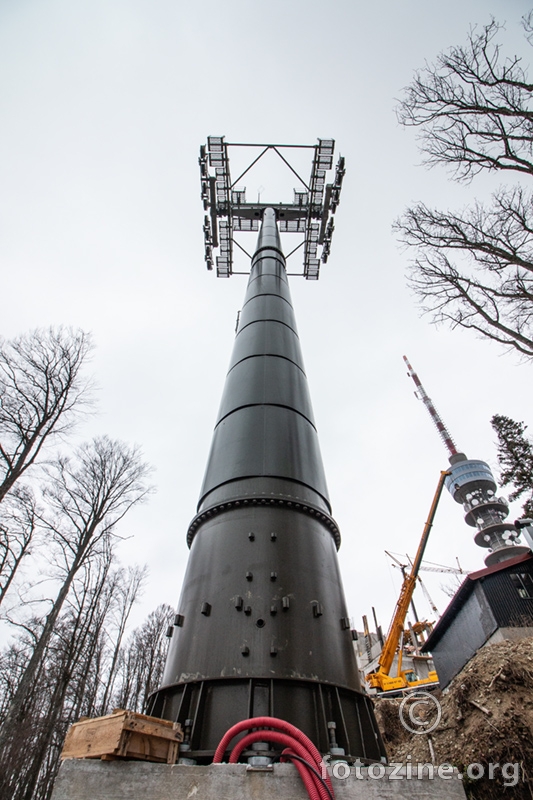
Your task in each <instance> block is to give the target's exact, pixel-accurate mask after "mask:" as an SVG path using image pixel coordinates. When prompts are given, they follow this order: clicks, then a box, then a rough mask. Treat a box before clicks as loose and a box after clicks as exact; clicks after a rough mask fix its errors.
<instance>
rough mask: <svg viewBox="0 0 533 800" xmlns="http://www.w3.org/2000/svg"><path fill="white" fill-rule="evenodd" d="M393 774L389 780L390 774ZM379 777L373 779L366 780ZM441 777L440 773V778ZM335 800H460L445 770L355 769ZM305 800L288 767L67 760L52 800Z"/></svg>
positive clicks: (338, 783) (337, 782) (453, 776)
mask: <svg viewBox="0 0 533 800" xmlns="http://www.w3.org/2000/svg"><path fill="white" fill-rule="evenodd" d="M393 773H394V774H393ZM380 774H381V775H382V777H380V778H379V777H378V778H376V779H374V778H373V777H372V775H376V776H379V775H380ZM441 774H442V773H441ZM332 783H333V788H334V791H335V798H336V800H387V798H391V800H392V798H394V800H426V799H429V798H432V800H465V792H464V789H463V784H462V781H461V780H460V778H459V776H458V773H457V771H456V770H454V769H452V768H451V767H448V771H447V772H446V773H445V777H439V776H438V774H437V769H435V776H434V778H433V779H430V778H429V777H428V771H427V768H426V770H425V771H424V776H423V777H421V778H419V777H418V776H417V770H416V765H413V768H412V774H410V775H409V776H408V774H407V772H406V768H405V767H402V769H401V770H400V769H399V768H398V767H396V768H394V766H393V767H390V766H389V767H383V766H381V765H379V764H375V765H374V766H373V767H370V768H367V767H358V768H354V767H352V769H351V770H350V775H349V776H347V777H346V778H345V779H344V780H342V779H340V778H335V777H333V778H332ZM147 798H149V799H150V800H308V797H307V792H306V791H305V788H304V786H303V784H302V782H301V780H300V777H299V775H298V773H297V771H296V768H295V767H294V766H293V765H292V764H274V766H273V767H269V768H266V769H265V768H261V769H258V768H251V767H247V766H246V764H211V765H210V766H207V767H197V766H185V765H181V764H175V765H167V764H148V763H145V762H142V761H99V760H85V759H67V760H66V761H64V762H63V764H62V765H61V769H60V771H59V775H58V777H57V780H56V783H55V786H54V791H53V793H52V800H146V799H147Z"/></svg>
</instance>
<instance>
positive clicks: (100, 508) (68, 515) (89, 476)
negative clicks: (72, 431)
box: [0, 437, 150, 787]
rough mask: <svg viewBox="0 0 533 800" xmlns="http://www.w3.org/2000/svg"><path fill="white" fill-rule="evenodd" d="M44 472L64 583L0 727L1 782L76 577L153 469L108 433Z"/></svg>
mask: <svg viewBox="0 0 533 800" xmlns="http://www.w3.org/2000/svg"><path fill="white" fill-rule="evenodd" d="M46 472H47V476H48V483H47V487H46V490H45V497H46V500H47V502H48V506H49V508H50V514H49V515H48V516H46V517H44V516H43V517H42V518H41V524H42V525H43V526H44V527H45V530H46V532H47V536H48V538H49V541H50V545H51V547H53V548H54V549H55V566H56V570H57V573H56V576H57V577H58V578H60V580H61V583H60V588H59V591H58V593H57V595H56V597H55V599H54V601H53V603H52V606H51V610H50V612H49V614H48V616H47V617H46V620H45V621H44V624H43V626H42V630H41V631H40V633H39V636H38V638H37V640H36V643H35V647H34V648H33V652H32V654H31V657H30V658H29V661H28V663H27V666H26V668H25V670H24V672H23V674H22V676H21V679H20V682H19V683H18V686H17V688H16V691H15V692H14V694H13V696H12V699H11V702H10V706H9V710H8V712H7V714H6V717H5V719H4V723H3V726H2V729H1V731H0V787H1V782H2V772H3V771H5V773H6V774H7V771H8V765H9V764H10V763H11V762H12V761H13V758H14V753H15V752H16V749H17V739H18V736H17V733H18V732H19V731H20V728H21V727H22V728H23V727H24V725H25V724H26V721H27V720H28V719H29V718H31V710H30V707H31V703H30V698H31V697H32V694H33V690H34V686H35V684H36V681H37V678H38V675H39V673H40V671H41V670H42V669H43V665H44V663H45V656H46V652H47V649H48V647H49V645H50V642H51V640H52V637H53V634H54V631H55V629H56V625H57V622H58V619H59V615H60V613H61V611H62V609H63V606H64V604H65V602H66V600H67V597H68V596H69V593H70V591H71V589H72V587H73V584H74V581H75V579H76V576H77V575H78V573H79V571H80V569H81V568H82V567H84V566H87V565H88V564H89V562H90V561H91V560H92V559H94V558H98V557H99V556H101V555H102V553H104V552H105V550H106V548H107V547H108V546H109V540H110V538H111V537H112V536H113V535H114V530H115V527H116V525H117V523H118V522H119V521H120V520H121V519H122V518H123V517H124V515H125V514H126V513H127V511H128V510H129V509H130V508H131V507H132V506H133V505H135V504H137V503H139V502H141V501H142V500H143V499H144V498H145V497H146V495H147V493H148V492H149V491H150V489H149V488H148V487H147V485H146V479H147V476H148V474H149V472H150V470H149V468H148V466H147V465H146V464H145V463H144V462H143V460H142V457H141V454H140V452H139V451H138V449H137V448H135V447H133V448H131V447H128V446H126V445H124V444H122V443H121V442H118V441H113V440H111V439H109V438H108V437H101V438H97V439H94V440H93V441H92V442H90V443H89V444H85V445H82V446H81V447H80V448H78V450H77V452H76V454H75V456H74V457H72V458H65V457H60V458H58V459H57V460H56V461H55V462H54V464H52V465H51V466H49V467H48V468H47V469H46Z"/></svg>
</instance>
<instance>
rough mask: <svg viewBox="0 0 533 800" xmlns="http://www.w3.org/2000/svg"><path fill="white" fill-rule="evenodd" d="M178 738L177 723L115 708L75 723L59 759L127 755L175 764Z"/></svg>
mask: <svg viewBox="0 0 533 800" xmlns="http://www.w3.org/2000/svg"><path fill="white" fill-rule="evenodd" d="M182 741H183V733H182V730H181V725H180V724H179V723H177V722H170V721H169V720H166V719H158V718H157V717H147V716H146V715H145V714H137V713H135V712H134V711H123V710H122V709H117V710H116V711H114V712H113V713H112V714H108V715H107V716H106V717H95V718H94V719H82V720H80V722H75V723H74V725H72V726H71V728H70V730H69V732H68V733H67V737H66V739H65V745H64V747H63V752H62V753H61V758H62V759H64V758H101V759H104V760H109V761H111V760H114V759H117V758H131V759H140V760H141V761H157V762H159V763H166V764H175V763H176V761H177V760H178V752H179V743H180V742H182Z"/></svg>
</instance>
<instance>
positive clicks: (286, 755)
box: [213, 717, 334, 800]
mask: <svg viewBox="0 0 533 800" xmlns="http://www.w3.org/2000/svg"><path fill="white" fill-rule="evenodd" d="M251 728H256V729H257V728H259V729H260V730H254V731H252V732H251V733H248V734H246V736H244V737H243V738H242V739H240V740H239V741H238V742H237V744H236V745H235V746H234V747H233V749H232V751H231V754H230V758H229V763H230V764H236V763H237V761H238V760H239V757H240V755H241V753H242V751H243V750H245V749H246V747H248V746H249V745H251V744H253V743H254V742H273V743H275V744H281V745H284V747H285V749H284V750H283V752H282V754H281V760H282V761H287V760H289V761H292V763H293V764H294V766H295V767H296V769H297V770H298V773H299V774H300V777H301V779H302V782H303V784H304V786H305V788H306V790H307V794H308V795H309V798H310V800H334V794H333V786H332V785H331V779H330V777H329V775H328V773H327V770H326V769H325V768H324V762H323V760H322V756H321V755H320V753H319V752H318V750H317V748H316V747H315V745H314V744H313V742H312V741H311V740H310V739H309V738H308V737H307V736H306V735H305V733H303V732H302V731H301V730H300V729H299V728H296V727H295V726H294V725H291V723H290V722H286V721H285V720H283V719H277V718H276V717H253V718H252V719H245V720H242V722H238V723H237V724H236V725H233V727H231V728H230V729H229V731H227V732H226V733H225V734H224V736H223V737H222V739H221V740H220V744H219V745H218V747H217V749H216V751H215V755H214V758H213V764H220V763H221V762H222V759H223V757H224V753H225V752H226V750H227V749H228V745H229V743H230V742H231V740H232V739H233V738H234V737H235V736H237V734H239V733H242V732H243V731H249V730H250V729H251Z"/></svg>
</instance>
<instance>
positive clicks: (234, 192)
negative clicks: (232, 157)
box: [199, 136, 345, 280]
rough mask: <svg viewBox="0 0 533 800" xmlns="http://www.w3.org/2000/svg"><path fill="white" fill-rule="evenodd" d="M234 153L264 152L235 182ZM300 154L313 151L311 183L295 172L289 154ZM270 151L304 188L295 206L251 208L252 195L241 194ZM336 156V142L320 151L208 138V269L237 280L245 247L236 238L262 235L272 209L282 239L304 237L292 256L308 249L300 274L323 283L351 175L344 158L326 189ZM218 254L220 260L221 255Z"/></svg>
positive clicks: (204, 170)
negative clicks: (236, 254)
mask: <svg viewBox="0 0 533 800" xmlns="http://www.w3.org/2000/svg"><path fill="white" fill-rule="evenodd" d="M230 147H232V148H236V147H240V148H243V147H251V148H259V149H260V150H261V152H260V153H259V155H257V157H256V158H254V159H253V160H252V162H251V163H250V164H249V166H248V167H247V168H246V169H245V170H244V172H242V173H241V174H240V175H239V177H238V178H237V179H236V180H235V181H233V180H232V178H231V175H230V167H229V156H228V150H229V148H230ZM295 149H297V150H301V149H307V150H313V162H312V167H311V176H310V178H309V181H308V182H306V181H305V180H304V179H303V178H302V177H301V176H300V175H299V174H298V172H297V171H296V170H295V169H294V167H293V166H291V164H290V163H289V160H288V158H286V156H285V154H284V151H287V150H295ZM270 150H273V151H274V152H275V153H276V154H277V155H278V156H279V157H280V159H281V160H282V161H283V162H284V163H285V165H286V166H287V168H288V169H290V170H291V172H293V173H294V175H295V176H296V177H297V178H298V181H299V182H300V184H301V186H300V187H299V188H298V189H295V190H294V199H293V202H292V203H261V202H257V203H247V202H246V190H245V189H238V188H237V183H238V182H239V181H241V180H242V178H243V177H244V176H245V175H246V174H247V173H248V172H249V171H250V170H251V169H252V167H253V166H254V165H255V164H257V162H258V161H259V160H260V159H261V158H262V157H263V156H264V155H265V154H266V153H267V152H268V151H270ZM334 150H335V140H334V139H319V140H318V144H316V145H287V144H284V145H280V144H233V143H229V142H225V141H224V137H223V136H208V138H207V145H202V147H201V148H200V158H199V164H200V175H201V183H202V201H203V204H204V210H205V211H208V212H209V214H208V215H207V214H206V216H205V217H204V226H203V230H204V243H205V261H206V264H207V269H210V270H211V269H213V265H214V263H215V261H216V269H217V276H218V277H219V278H229V277H230V276H231V275H232V274H233V245H234V244H237V246H238V247H240V245H239V244H238V242H236V241H235V239H234V237H233V234H234V232H236V231H258V230H259V225H260V222H261V219H262V216H263V211H264V210H265V208H267V207H269V208H274V209H275V211H276V215H277V219H278V223H279V230H280V232H281V233H299V234H302V235H303V240H302V242H301V243H300V244H299V245H298V246H297V247H296V248H294V250H292V252H291V253H289V255H292V254H293V253H294V252H296V250H298V249H299V248H300V247H303V253H304V258H303V272H301V273H296V274H299V275H303V276H304V277H305V278H307V279H308V280H318V277H319V273H320V263H321V262H322V263H323V264H325V263H326V261H327V260H328V256H329V254H330V249H331V238H332V236H333V231H334V228H335V225H334V221H333V215H334V214H335V211H336V210H337V206H338V205H339V201H340V193H341V187H342V181H343V178H344V173H345V166H344V158H343V157H342V156H341V157H340V158H339V160H338V163H337V165H336V168H335V177H334V181H333V183H328V184H326V173H327V172H328V171H329V170H331V169H332V166H333V153H334ZM210 168H211V170H210ZM213 170H214V172H213ZM319 247H320V248H321V251H320V253H319V251H318V248H319ZM216 250H218V254H216V255H215V253H214V251H216Z"/></svg>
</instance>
